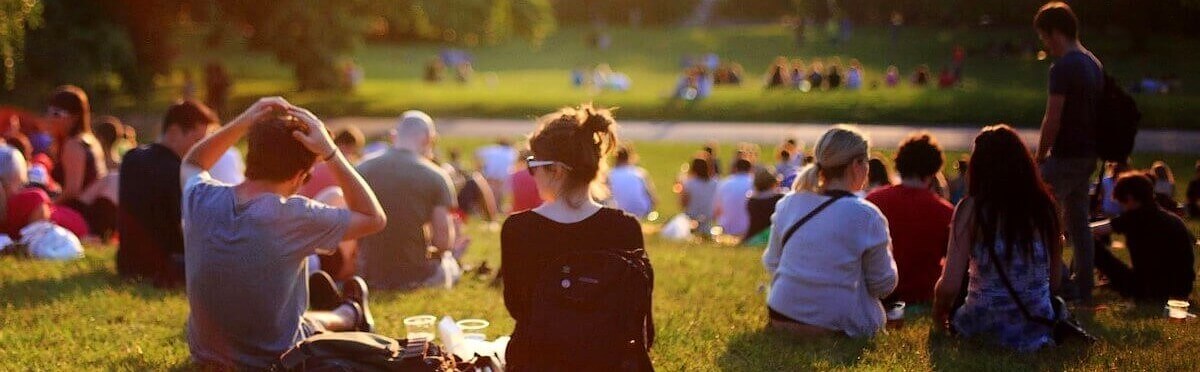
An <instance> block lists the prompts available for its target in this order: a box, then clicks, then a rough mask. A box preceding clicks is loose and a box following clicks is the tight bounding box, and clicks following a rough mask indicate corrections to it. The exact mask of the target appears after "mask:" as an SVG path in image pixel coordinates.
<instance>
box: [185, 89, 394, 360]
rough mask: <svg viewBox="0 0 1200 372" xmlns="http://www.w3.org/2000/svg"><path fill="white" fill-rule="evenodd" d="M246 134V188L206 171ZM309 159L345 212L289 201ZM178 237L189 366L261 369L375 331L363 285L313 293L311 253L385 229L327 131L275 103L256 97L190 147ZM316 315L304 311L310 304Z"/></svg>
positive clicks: (323, 285)
mask: <svg viewBox="0 0 1200 372" xmlns="http://www.w3.org/2000/svg"><path fill="white" fill-rule="evenodd" d="M244 136H245V137H248V142H249V149H248V154H247V155H248V156H247V166H246V174H245V176H246V182H243V183H241V184H239V185H237V186H231V185H227V184H223V183H221V182H220V181H216V180H214V179H213V178H212V177H211V176H210V175H209V173H208V170H209V169H211V168H212V166H213V164H214V163H216V162H217V160H218V159H220V158H221V155H222V154H224V153H225V151H226V150H227V149H229V148H230V147H231V146H233V145H234V144H235V143H237V141H238V140H239V139H241V138H242V137H244ZM317 161H324V162H328V163H329V165H330V169H331V170H332V172H333V177H334V179H335V180H337V185H338V186H340V187H341V188H342V190H344V192H345V198H346V205H347V207H348V209H349V210H346V209H336V208H332V207H329V206H326V205H324V204H321V203H318V202H315V201H312V200H309V199H308V198H305V197H302V196H295V195H294V194H295V193H296V191H297V190H298V189H299V188H300V186H301V185H303V184H304V183H305V181H307V179H308V178H309V170H310V169H311V168H312V166H313V164H314V163H315V162H317ZM180 179H181V182H182V185H183V206H182V211H183V213H182V216H183V235H184V252H185V259H184V262H185V265H186V282H187V297H188V304H189V306H190V308H191V313H190V314H189V315H188V322H187V340H188V346H189V348H190V351H191V354H192V360H193V361H195V362H197V363H198V364H200V365H201V366H204V367H213V368H217V369H230V368H233V369H265V368H268V367H270V366H271V365H272V364H273V363H275V361H276V360H278V357H279V355H280V354H282V353H283V352H284V351H287V350H288V349H289V348H291V347H292V346H293V345H295V344H296V343H297V342H299V341H301V340H303V339H304V338H306V337H308V336H312V335H313V334H317V333H321V332H324V331H350V330H359V331H371V330H372V328H373V327H372V324H373V320H372V318H371V313H370V311H369V309H368V308H367V298H366V297H367V296H366V295H367V289H366V285H365V284H364V282H363V281H362V279H361V278H354V279H352V280H350V281H349V282H347V284H346V288H345V295H346V296H345V297H346V298H347V299H342V298H341V296H339V295H338V294H337V291H336V289H333V287H332V284H330V281H329V279H328V276H323V275H320V274H321V273H318V274H317V278H318V279H320V280H314V282H316V283H315V284H314V285H313V289H312V290H313V291H314V292H312V293H311V294H310V292H309V290H310V289H309V286H308V285H307V284H306V281H305V277H306V274H307V271H308V267H307V262H308V261H307V257H308V256H309V255H311V254H313V253H314V252H321V253H325V254H329V253H332V252H333V250H334V249H335V248H336V247H337V246H338V242H341V241H343V240H350V239H358V238H360V237H363V236H366V235H370V234H373V233H375V232H378V231H379V230H382V229H383V227H384V225H385V224H386V223H387V218H386V217H385V215H384V212H383V209H382V208H381V207H380V206H379V202H378V201H377V200H376V199H375V194H374V193H373V192H372V191H371V189H370V187H368V186H367V185H366V183H364V182H363V180H362V178H361V177H359V175H358V173H356V172H355V171H354V168H353V167H352V166H350V163H349V162H347V161H346V158H345V157H344V156H343V155H342V154H341V152H339V151H338V150H337V146H335V145H334V144H333V140H332V139H331V138H330V137H329V133H328V131H327V130H326V129H325V124H324V123H322V122H321V120H320V119H318V118H317V117H316V116H313V114H312V113H311V112H309V111H308V110H305V109H302V108H299V107H295V106H292V105H291V104H289V103H288V102H287V101H285V100H283V99H282V98H278V97H272V98H263V99H260V100H259V101H258V102H256V103H254V105H252V106H250V108H249V109H247V110H246V112H244V113H242V114H241V115H239V116H238V117H237V118H235V119H234V120H233V122H231V123H229V124H228V125H226V126H225V127H224V128H222V129H221V130H220V131H218V132H216V133H215V134H213V135H210V136H208V137H207V138H205V139H204V140H203V141H201V142H200V143H198V144H196V146H195V147H194V148H192V150H191V151H189V152H188V154H187V156H186V157H185V158H184V160H183V165H182V167H181V170H180ZM310 303H311V305H312V306H311V308H312V309H313V310H315V311H306V310H308V309H309V308H310V306H309V305H310Z"/></svg>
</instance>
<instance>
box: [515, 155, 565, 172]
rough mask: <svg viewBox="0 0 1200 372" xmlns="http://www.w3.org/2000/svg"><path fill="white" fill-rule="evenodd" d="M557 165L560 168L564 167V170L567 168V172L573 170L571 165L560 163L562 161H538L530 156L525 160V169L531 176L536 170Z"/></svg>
mask: <svg viewBox="0 0 1200 372" xmlns="http://www.w3.org/2000/svg"><path fill="white" fill-rule="evenodd" d="M555 164H558V165H559V166H562V167H563V168H566V169H567V170H571V166H570V165H566V164H563V162H560V161H553V160H537V158H535V157H533V156H529V157H526V158H525V169H526V170H528V171H529V175H531V176H532V175H533V169H534V168H538V167H545V166H550V165H555Z"/></svg>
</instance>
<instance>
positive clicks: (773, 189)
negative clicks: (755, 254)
mask: <svg viewBox="0 0 1200 372" xmlns="http://www.w3.org/2000/svg"><path fill="white" fill-rule="evenodd" d="M782 198H783V194H780V193H779V176H778V175H776V174H775V171H773V170H771V168H759V169H758V170H757V171H755V172H754V193H752V194H750V198H749V199H748V200H746V212H747V213H748V214H749V215H750V226H749V227H748V228H746V234H745V235H744V236H743V237H742V243H741V244H742V245H765V244H766V243H767V237H768V236H770V234H771V233H770V231H771V216H774V215H775V205H776V204H778V203H779V199H782Z"/></svg>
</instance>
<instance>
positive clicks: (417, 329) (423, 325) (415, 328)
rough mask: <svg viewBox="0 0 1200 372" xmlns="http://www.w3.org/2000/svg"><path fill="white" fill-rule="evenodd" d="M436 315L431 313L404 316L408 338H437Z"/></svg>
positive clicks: (431, 339)
mask: <svg viewBox="0 0 1200 372" xmlns="http://www.w3.org/2000/svg"><path fill="white" fill-rule="evenodd" d="M436 324H437V317H436V316H433V315H417V316H410V317H407V318H404V329H405V330H406V331H407V332H408V336H407V337H408V339H409V340H415V339H424V340H426V341H433V340H434V339H435V338H437V332H436V328H435V327H436Z"/></svg>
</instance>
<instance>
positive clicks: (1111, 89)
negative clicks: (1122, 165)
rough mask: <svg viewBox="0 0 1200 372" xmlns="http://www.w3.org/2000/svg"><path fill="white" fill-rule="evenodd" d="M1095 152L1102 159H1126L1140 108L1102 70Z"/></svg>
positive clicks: (1136, 126)
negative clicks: (1102, 80) (1102, 84)
mask: <svg viewBox="0 0 1200 372" xmlns="http://www.w3.org/2000/svg"><path fill="white" fill-rule="evenodd" d="M1096 110H1097V112H1096V153H1097V155H1099V156H1100V159H1101V160H1104V161H1114V162H1125V161H1128V159H1129V154H1131V153H1133V144H1134V139H1135V138H1137V132H1138V124H1139V123H1140V122H1141V121H1142V112H1141V111H1139V110H1138V107H1137V102H1135V101H1134V100H1133V97H1131V96H1129V93H1126V92H1125V90H1124V89H1122V88H1121V86H1120V85H1118V84H1117V82H1116V79H1113V77H1112V75H1109V74H1107V73H1105V74H1104V89H1103V90H1102V91H1101V96H1100V102H1098V104H1097V107H1096Z"/></svg>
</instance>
